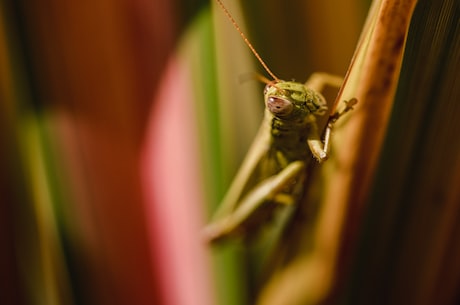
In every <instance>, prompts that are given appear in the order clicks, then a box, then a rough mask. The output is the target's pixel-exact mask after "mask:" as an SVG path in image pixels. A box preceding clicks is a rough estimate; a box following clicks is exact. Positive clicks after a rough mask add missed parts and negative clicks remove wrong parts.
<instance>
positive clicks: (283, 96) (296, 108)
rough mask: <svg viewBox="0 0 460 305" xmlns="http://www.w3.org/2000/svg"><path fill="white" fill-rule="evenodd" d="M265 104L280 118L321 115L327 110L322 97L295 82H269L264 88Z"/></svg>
mask: <svg viewBox="0 0 460 305" xmlns="http://www.w3.org/2000/svg"><path fill="white" fill-rule="evenodd" d="M264 97H265V105H266V106H267V108H268V109H269V110H270V112H271V113H272V114H273V115H274V116H276V117H278V118H280V119H290V118H293V117H299V116H306V115H308V114H314V115H323V114H324V113H325V112H326V110H327V105H326V101H325V99H324V97H323V96H322V95H321V94H319V93H318V92H316V91H314V90H311V89H308V88H306V87H305V86H304V84H301V83H297V82H286V81H279V82H277V83H269V84H267V86H265V89H264Z"/></svg>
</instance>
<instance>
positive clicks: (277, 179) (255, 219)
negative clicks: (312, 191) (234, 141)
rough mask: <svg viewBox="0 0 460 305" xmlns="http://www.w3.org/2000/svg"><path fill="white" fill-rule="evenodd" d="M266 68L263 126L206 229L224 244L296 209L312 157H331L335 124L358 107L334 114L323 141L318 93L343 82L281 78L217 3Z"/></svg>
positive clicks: (322, 102) (315, 76)
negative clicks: (280, 210) (277, 214)
mask: <svg viewBox="0 0 460 305" xmlns="http://www.w3.org/2000/svg"><path fill="white" fill-rule="evenodd" d="M216 1H217V3H218V4H219V6H220V7H221V8H222V9H223V11H224V13H225V14H226V15H227V17H228V18H229V19H230V21H231V22H232V24H233V26H234V27H235V28H236V29H237V31H238V32H239V33H240V35H241V36H242V38H243V40H244V41H245V43H246V44H247V45H248V46H249V48H250V49H251V51H252V52H253V53H254V55H255V56H256V58H257V59H258V61H259V62H260V63H261V64H262V66H263V67H264V69H265V70H266V71H267V72H268V73H269V74H270V76H271V77H272V78H273V81H269V80H266V81H265V83H266V86H265V89H264V100H265V114H264V119H263V122H262V125H261V127H260V129H259V131H258V133H257V136H256V138H255V140H254V142H253V143H252V145H251V147H250V149H249V151H248V153H247V155H246V157H245V159H244V161H243V163H242V165H241V167H240V169H239V170H238V172H237V174H236V176H235V178H234V180H233V182H232V184H231V186H230V188H229V190H228V192H227V194H226V195H225V197H224V199H223V201H222V203H221V205H220V207H219V209H218V211H217V213H216V215H215V217H214V220H213V222H212V223H211V224H209V225H208V226H207V227H206V228H205V236H206V239H208V240H209V241H211V242H213V241H217V240H221V239H223V238H224V237H227V236H230V235H236V234H237V233H238V232H243V231H247V230H252V229H253V228H254V227H255V226H259V225H260V223H262V222H264V221H266V219H267V218H271V217H273V214H274V212H275V211H274V210H276V209H277V208H278V207H283V206H284V207H286V206H294V205H295V204H296V203H298V201H299V200H300V198H301V196H302V191H303V184H304V180H305V177H306V166H307V162H308V160H309V159H311V157H310V156H311V155H310V154H312V155H313V157H314V158H315V159H316V160H317V161H319V162H322V161H324V160H326V159H327V157H328V151H329V146H330V144H329V143H330V141H329V139H330V135H331V130H332V128H333V125H334V123H335V122H336V121H337V120H338V119H339V118H340V117H341V116H342V115H343V114H344V113H346V112H348V111H349V110H351V109H353V106H354V105H355V104H356V103H357V100H356V99H351V100H350V101H346V102H345V105H346V106H345V108H344V109H342V110H341V111H340V112H336V113H335V114H333V115H332V116H330V118H329V121H328V123H327V126H326V130H325V133H324V140H323V141H322V140H321V139H320V137H319V132H318V126H317V123H316V117H317V116H322V115H324V114H325V113H326V111H327V104H326V101H325V99H324V97H323V96H322V95H321V94H320V93H319V91H321V89H322V88H323V87H324V86H325V85H327V84H330V85H333V86H340V84H341V82H342V79H341V78H339V77H334V76H331V75H327V74H320V73H315V74H313V75H312V77H310V79H309V80H308V81H307V82H306V83H305V84H302V83H298V82H294V81H283V80H280V79H278V78H277V77H276V76H275V75H274V74H273V73H272V72H271V71H270V69H269V68H268V67H267V65H266V64H265V63H264V61H263V60H262V59H261V57H260V56H259V54H258V53H257V52H256V50H255V49H254V47H253V46H252V45H251V43H250V42H249V40H248V39H247V38H246V36H245V35H244V34H243V32H242V31H241V30H240V28H239V26H238V24H237V23H236V21H235V20H234V19H233V17H232V16H231V14H230V13H229V12H228V10H227V9H226V8H225V6H224V5H223V3H222V1H221V0H216Z"/></svg>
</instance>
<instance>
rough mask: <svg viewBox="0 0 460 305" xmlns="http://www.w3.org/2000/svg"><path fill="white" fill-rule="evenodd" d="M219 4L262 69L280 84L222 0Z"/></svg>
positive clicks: (218, 0) (219, 0) (218, 1)
mask: <svg viewBox="0 0 460 305" xmlns="http://www.w3.org/2000/svg"><path fill="white" fill-rule="evenodd" d="M216 1H217V3H218V4H219V6H220V7H221V8H222V10H223V11H224V13H225V15H227V17H228V19H230V21H231V22H232V24H233V26H234V27H235V29H236V30H237V31H238V33H240V35H241V37H242V38H243V40H244V42H245V43H246V45H247V46H248V47H249V49H251V51H252V53H253V54H254V56H255V57H256V58H257V60H258V61H259V62H260V64H261V65H262V67H264V69H265V71H267V72H268V74H270V76H271V77H272V78H273V80H274V81H275V82H279V78H278V77H276V75H275V74H274V73H273V72H272V71H271V70H270V69H269V68H268V66H267V65H266V64H265V62H264V61H263V60H262V57H260V55H259V53H257V51H256V49H255V48H254V47H253V46H252V44H251V42H249V40H248V38H247V37H246V35H244V33H243V31H241V29H240V26H239V25H238V23H236V21H235V19H233V17H232V15H231V14H230V12H229V11H228V10H227V8H226V7H225V5H224V3H223V2H222V1H221V0H216Z"/></svg>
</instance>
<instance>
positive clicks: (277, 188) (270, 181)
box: [204, 161, 305, 242]
mask: <svg viewBox="0 0 460 305" xmlns="http://www.w3.org/2000/svg"><path fill="white" fill-rule="evenodd" d="M304 169H305V163H304V162H303V161H294V162H291V163H290V164H289V165H288V166H286V167H285V168H284V169H283V170H281V171H280V172H279V173H278V174H276V175H273V176H270V177H268V178H266V179H264V180H262V181H261V182H260V183H259V184H258V185H256V186H255V187H254V188H253V189H252V190H251V191H250V192H249V193H248V194H247V195H246V196H244V197H243V198H242V199H241V200H240V202H239V204H238V206H237V208H236V209H235V210H234V211H233V212H232V213H230V214H229V215H227V216H225V217H224V218H221V219H219V220H217V221H216V222H214V223H211V224H210V225H208V226H207V227H206V228H205V231H204V234H205V238H206V239H207V240H208V241H210V242H215V241H218V240H221V239H223V238H225V237H226V236H228V235H231V234H232V233H234V232H235V231H237V230H238V229H239V228H241V227H243V226H244V224H245V223H247V222H248V221H250V220H251V219H254V217H257V211H258V210H259V209H260V208H263V205H264V203H266V202H270V203H277V204H283V205H291V204H293V203H294V202H295V198H293V196H292V195H291V194H287V193H284V192H283V190H285V189H286V188H287V187H288V186H290V184H291V183H292V182H293V181H294V180H295V179H296V178H298V177H299V176H300V175H301V174H302V173H303V171H304Z"/></svg>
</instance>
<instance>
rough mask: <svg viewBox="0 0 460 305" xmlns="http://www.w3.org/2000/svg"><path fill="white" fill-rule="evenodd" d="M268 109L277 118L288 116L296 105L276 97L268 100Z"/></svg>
mask: <svg viewBox="0 0 460 305" xmlns="http://www.w3.org/2000/svg"><path fill="white" fill-rule="evenodd" d="M267 107H268V109H269V110H270V112H271V113H273V114H274V115H276V116H286V115H288V114H290V113H291V112H292V109H294V105H293V104H292V103H291V102H290V101H289V100H287V99H284V98H280V97H274V96H271V97H269V98H268V99H267Z"/></svg>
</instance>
